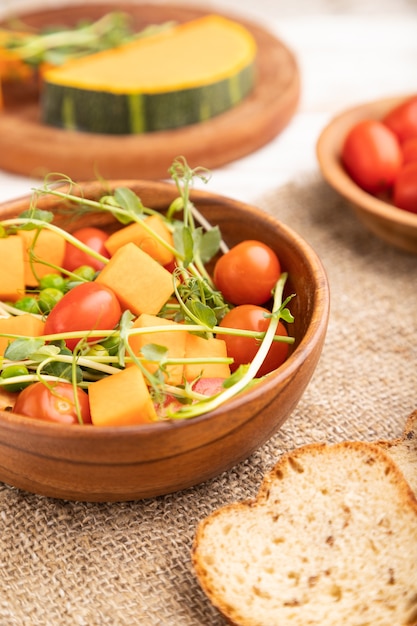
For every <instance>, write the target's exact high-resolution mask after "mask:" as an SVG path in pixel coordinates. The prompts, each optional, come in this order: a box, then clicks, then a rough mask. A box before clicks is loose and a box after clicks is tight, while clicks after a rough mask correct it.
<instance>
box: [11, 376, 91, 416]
mask: <svg viewBox="0 0 417 626" xmlns="http://www.w3.org/2000/svg"><path fill="white" fill-rule="evenodd" d="M48 384H49V385H50V388H49V387H47V386H46V385H45V384H44V383H42V382H38V383H33V384H32V385H30V386H29V387H26V389H23V391H21V392H20V393H19V395H18V397H17V400H16V402H15V405H14V407H13V412H14V413H19V414H20V415H26V416H28V417H36V418H38V419H40V420H45V421H47V422H59V423H61V424H79V423H80V422H79V420H78V416H77V410H76V406H75V401H74V389H73V387H72V385H71V384H70V383H64V382H63V383H48ZM77 397H78V402H79V407H80V415H81V419H82V421H83V423H84V424H90V423H91V416H90V404H89V401H88V395H87V394H86V392H85V391H83V390H82V389H80V388H79V387H77Z"/></svg>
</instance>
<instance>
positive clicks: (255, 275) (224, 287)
mask: <svg viewBox="0 0 417 626" xmlns="http://www.w3.org/2000/svg"><path fill="white" fill-rule="evenodd" d="M280 275H281V265H280V262H279V259H278V257H277V255H276V254H275V252H274V251H273V250H272V249H271V248H270V247H269V246H267V245H266V244H264V243H262V242H261V241H255V240H247V241H242V242H241V243H238V244H237V245H236V246H234V247H233V248H231V249H230V250H229V251H228V252H226V254H224V255H223V256H221V257H220V258H219V260H218V261H217V263H216V265H215V267H214V273H213V280H214V284H215V285H216V288H217V289H219V290H220V291H221V292H222V293H223V295H224V297H225V298H226V300H228V301H229V302H231V303H232V304H265V302H268V300H269V299H270V298H271V292H272V289H273V288H274V286H275V284H276V282H277V280H278V279H279V277H280Z"/></svg>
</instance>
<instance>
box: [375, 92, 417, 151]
mask: <svg viewBox="0 0 417 626" xmlns="http://www.w3.org/2000/svg"><path fill="white" fill-rule="evenodd" d="M382 121H383V122H384V124H385V125H386V126H388V128H390V129H391V130H392V131H393V132H394V133H395V134H396V135H397V137H398V139H399V141H400V142H403V141H406V139H412V138H413V137H417V95H416V96H412V97H411V98H408V99H407V100H405V102H402V103H401V104H399V105H398V106H396V107H394V108H393V109H391V111H389V112H388V113H387V114H386V115H385V117H384V118H383V120H382Z"/></svg>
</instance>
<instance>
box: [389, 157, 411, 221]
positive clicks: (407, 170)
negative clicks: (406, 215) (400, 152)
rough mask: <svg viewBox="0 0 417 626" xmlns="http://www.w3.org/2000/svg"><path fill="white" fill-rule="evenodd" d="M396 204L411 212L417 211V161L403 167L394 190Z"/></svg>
mask: <svg viewBox="0 0 417 626" xmlns="http://www.w3.org/2000/svg"><path fill="white" fill-rule="evenodd" d="M393 202H394V204H395V206H397V207H399V208H400V209H404V210H405V211H410V212H411V213H417V161H412V162H411V163H407V164H406V165H404V167H403V168H401V170H400V173H399V174H398V176H397V180H396V181H395V185H394V191H393Z"/></svg>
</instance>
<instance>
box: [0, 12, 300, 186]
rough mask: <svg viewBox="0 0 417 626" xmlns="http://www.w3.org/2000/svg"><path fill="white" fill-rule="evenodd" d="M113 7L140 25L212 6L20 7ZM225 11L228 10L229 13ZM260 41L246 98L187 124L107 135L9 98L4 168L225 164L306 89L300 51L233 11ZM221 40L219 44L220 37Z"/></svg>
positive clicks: (30, 99)
mask: <svg viewBox="0 0 417 626" xmlns="http://www.w3.org/2000/svg"><path fill="white" fill-rule="evenodd" d="M112 10H118V11H125V12H127V13H129V14H131V15H132V18H133V21H134V27H135V29H137V30H141V29H142V28H144V27H145V26H146V25H147V24H156V23H162V22H165V21H171V20H173V21H176V22H185V21H188V20H191V19H195V18H197V17H201V16H202V15H206V14H208V13H210V11H209V10H204V9H197V8H195V7H186V6H177V5H170V4H169V5H163V4H155V5H150V4H137V3H134V4H133V3H114V2H113V3H101V4H88V3H86V4H84V5H81V4H80V5H72V6H70V5H69V6H65V7H61V8H59V9H45V10H38V11H37V12H33V13H27V14H23V15H20V18H21V19H22V20H23V21H24V22H25V23H26V24H28V25H31V26H34V27H39V26H45V25H53V24H57V23H59V24H65V25H72V24H74V23H76V22H78V20H80V19H82V18H91V19H98V18H99V17H100V16H101V15H103V14H105V13H108V12H109V11H112ZM223 15H224V14H223ZM226 17H229V18H231V19H233V20H235V21H238V22H240V23H241V24H243V25H244V26H245V27H246V28H247V29H248V30H249V31H250V32H251V33H252V34H253V36H254V37H255V39H256V42H257V45H258V58H257V74H258V75H257V81H256V85H255V89H254V90H253V92H252V93H251V94H250V95H249V96H248V97H247V98H246V99H245V100H244V101H243V102H242V103H241V104H239V105H238V106H236V107H235V108H233V109H231V110H230V111H227V112H226V113H223V114H221V115H219V116H217V117H215V118H213V119H211V120H209V121H206V122H202V123H200V124H194V125H192V126H187V127H184V128H181V129H175V130H169V131H159V132H154V133H145V134H142V135H104V134H93V133H84V132H75V131H67V130H61V129H58V128H54V127H51V126H47V125H45V124H43V123H42V122H41V121H40V109H39V104H38V98H37V97H36V96H35V95H34V94H30V93H28V94H27V96H26V97H24V98H22V97H19V98H14V99H13V97H12V98H11V99H10V101H9V102H7V101H6V106H5V108H4V109H3V110H2V111H1V112H0V169H3V170H6V171H9V172H12V173H16V174H21V175H25V176H30V177H33V178H43V177H44V176H45V175H46V174H47V173H49V172H59V173H62V174H66V175H68V176H70V177H71V178H72V179H73V180H88V179H92V178H94V179H95V178H97V176H100V177H103V178H105V179H112V178H113V179H123V178H124V179H128V178H131V179H138V178H139V179H155V178H167V177H168V168H169V167H170V165H171V164H172V162H173V160H174V159H175V157H177V156H180V155H181V156H185V157H186V159H187V161H188V163H189V165H190V166H191V167H196V166H202V167H207V168H209V169H213V168H216V167H220V166H222V165H225V164H226V163H230V162H232V161H234V160H235V159H238V158H241V157H243V156H245V155H247V154H249V153H251V152H254V151H255V150H257V149H259V148H260V147H262V146H263V145H265V144H266V143H268V142H269V141H271V140H272V139H273V138H274V137H275V136H276V135H278V134H279V133H280V132H281V131H282V130H283V128H284V127H285V126H286V125H287V124H288V123H289V121H290V120H291V118H292V116H293V114H294V112H295V110H296V108H297V104H298V100H299V95H300V78H299V71H298V66H297V61H296V59H295V57H294V55H293V54H292V52H291V51H290V50H289V49H288V48H287V47H286V46H285V45H284V43H282V42H281V41H279V40H278V39H277V38H276V37H274V36H273V35H272V34H271V33H269V32H267V31H266V30H265V29H264V28H262V27H260V26H258V25H256V24H253V23H252V22H250V21H247V20H241V19H239V18H237V17H236V16H233V15H226ZM213 45H215V44H213Z"/></svg>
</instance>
